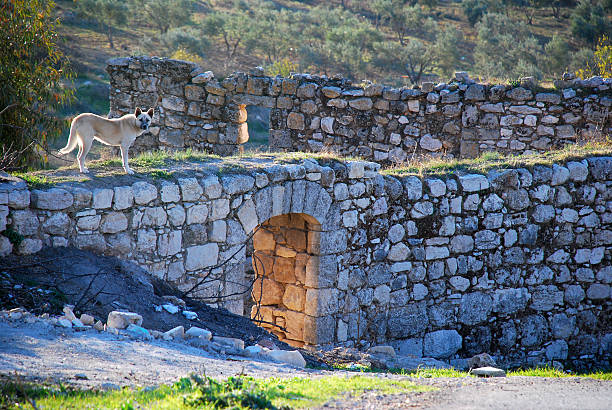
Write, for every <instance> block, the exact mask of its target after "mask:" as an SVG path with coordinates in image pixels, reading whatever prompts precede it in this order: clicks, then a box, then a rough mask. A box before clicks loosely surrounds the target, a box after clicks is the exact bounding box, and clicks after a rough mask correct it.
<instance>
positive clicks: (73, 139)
mask: <svg viewBox="0 0 612 410" xmlns="http://www.w3.org/2000/svg"><path fill="white" fill-rule="evenodd" d="M77 142H78V140H77V136H76V127H75V124H74V121H73V122H72V124H70V136H69V137H68V143H67V144H66V146H65V147H64V148H62V149H61V150H59V153H60V154H62V155H64V154H67V153H69V152H71V151H72V150H73V149H75V148H76V146H77Z"/></svg>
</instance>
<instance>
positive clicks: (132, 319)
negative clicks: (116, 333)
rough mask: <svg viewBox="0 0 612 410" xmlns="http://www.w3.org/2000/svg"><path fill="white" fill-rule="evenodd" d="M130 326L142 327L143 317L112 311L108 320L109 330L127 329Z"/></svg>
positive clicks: (136, 314)
mask: <svg viewBox="0 0 612 410" xmlns="http://www.w3.org/2000/svg"><path fill="white" fill-rule="evenodd" d="M130 324H135V325H136V326H140V325H142V316H140V315H139V314H138V313H132V312H118V311H112V312H110V313H109V314H108V318H107V320H106V326H107V327H109V328H115V329H125V328H126V327H128V326H129V325H130Z"/></svg>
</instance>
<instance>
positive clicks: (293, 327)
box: [284, 310, 306, 341]
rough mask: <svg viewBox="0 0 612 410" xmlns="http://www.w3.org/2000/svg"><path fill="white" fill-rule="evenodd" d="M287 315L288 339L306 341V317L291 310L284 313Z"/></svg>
mask: <svg viewBox="0 0 612 410" xmlns="http://www.w3.org/2000/svg"><path fill="white" fill-rule="evenodd" d="M284 315H285V329H286V330H287V331H286V332H285V334H286V337H287V339H291V340H299V341H303V340H304V318H305V317H306V315H304V314H303V313H299V312H292V311H290V310H288V311H286V312H284Z"/></svg>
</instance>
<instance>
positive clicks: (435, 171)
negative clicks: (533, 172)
mask: <svg viewBox="0 0 612 410" xmlns="http://www.w3.org/2000/svg"><path fill="white" fill-rule="evenodd" d="M610 154H612V140H607V141H604V142H589V143H586V144H583V145H578V144H571V145H567V146H565V147H564V148H562V149H559V150H551V151H548V152H545V153H537V154H523V155H506V154H502V153H499V152H485V153H483V154H482V155H480V156H479V157H477V158H474V159H461V160H457V159H450V160H449V159H415V160H412V161H408V162H406V163H403V164H399V165H397V166H393V167H388V168H385V169H384V170H382V173H383V174H386V175H395V176H404V175H419V176H427V175H432V176H433V175H448V174H454V173H458V172H461V173H478V174H486V173H487V172H488V171H489V170H491V169H494V168H496V169H504V168H521V167H524V168H531V167H533V166H534V165H552V164H553V163H563V162H566V161H571V160H573V159H582V158H584V157H587V156H601V155H610Z"/></svg>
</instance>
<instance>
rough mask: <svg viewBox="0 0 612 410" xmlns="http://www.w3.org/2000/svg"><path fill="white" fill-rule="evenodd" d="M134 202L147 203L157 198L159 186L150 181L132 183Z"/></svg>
mask: <svg viewBox="0 0 612 410" xmlns="http://www.w3.org/2000/svg"><path fill="white" fill-rule="evenodd" d="M132 191H133V192H134V202H135V203H136V204H138V205H146V204H148V203H149V202H151V201H153V200H154V199H156V198H157V188H156V187H155V185H152V184H149V183H148V182H136V183H135V184H133V185H132Z"/></svg>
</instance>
